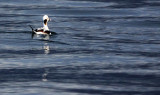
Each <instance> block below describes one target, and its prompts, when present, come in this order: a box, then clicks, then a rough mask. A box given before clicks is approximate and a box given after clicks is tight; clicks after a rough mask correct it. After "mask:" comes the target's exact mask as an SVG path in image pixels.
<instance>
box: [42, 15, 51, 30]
mask: <svg viewBox="0 0 160 95" xmlns="http://www.w3.org/2000/svg"><path fill="white" fill-rule="evenodd" d="M50 20H51V19H50V18H49V17H48V15H44V16H43V28H44V31H46V30H47V31H49V28H48V26H47V22H48V21H50Z"/></svg>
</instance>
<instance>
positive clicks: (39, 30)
mask: <svg viewBox="0 0 160 95" xmlns="http://www.w3.org/2000/svg"><path fill="white" fill-rule="evenodd" d="M48 21H51V19H50V18H49V17H48V16H47V15H44V16H43V27H42V28H37V29H35V30H34V29H33V28H32V26H31V25H30V27H31V29H32V32H33V33H34V34H49V35H51V32H50V31H49V28H48V26H47V22H48Z"/></svg>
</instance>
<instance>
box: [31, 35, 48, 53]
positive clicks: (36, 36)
mask: <svg viewBox="0 0 160 95" xmlns="http://www.w3.org/2000/svg"><path fill="white" fill-rule="evenodd" d="M32 39H39V40H43V42H44V43H43V46H42V48H43V50H44V54H49V53H50V47H49V44H48V40H49V39H50V36H49V35H47V34H46V35H39V34H34V33H32Z"/></svg>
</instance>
